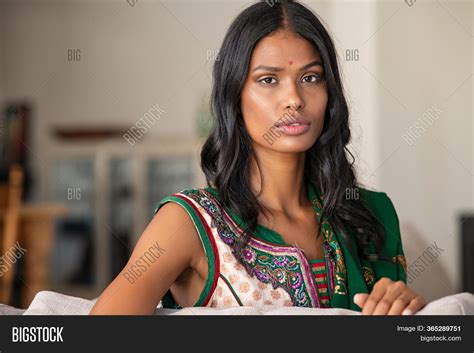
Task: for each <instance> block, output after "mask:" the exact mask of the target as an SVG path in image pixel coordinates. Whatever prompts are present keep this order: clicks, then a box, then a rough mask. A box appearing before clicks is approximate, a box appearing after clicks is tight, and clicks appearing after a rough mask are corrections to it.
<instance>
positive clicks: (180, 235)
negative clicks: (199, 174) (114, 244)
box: [90, 202, 202, 315]
mask: <svg viewBox="0 0 474 353" xmlns="http://www.w3.org/2000/svg"><path fill="white" fill-rule="evenodd" d="M201 247H202V245H201V243H200V240H199V236H198V234H197V231H196V229H195V228H194V224H193V222H192V220H191V219H190V217H189V215H188V214H187V213H186V211H185V210H184V209H183V208H182V207H181V206H179V205H177V204H175V203H173V202H169V203H167V204H165V205H163V206H162V207H161V209H160V210H159V211H158V213H157V214H156V215H155V217H154V218H153V219H152V220H151V221H150V223H149V224H148V226H147V227H146V229H145V230H144V232H143V234H142V235H141V237H140V239H139V240H138V242H137V245H136V246H135V249H134V250H133V253H132V255H131V257H130V259H129V261H128V262H127V264H126V265H125V267H124V268H123V269H122V271H121V272H120V273H119V274H118V276H117V277H116V278H115V279H114V280H113V281H112V283H110V285H109V286H108V287H107V288H106V289H105V290H104V292H103V293H102V294H101V295H100V297H99V299H98V300H97V302H96V303H95V305H94V307H93V308H92V310H91V312H90V315H127V314H136V315H143V314H153V312H154V311H155V308H156V306H157V305H158V303H159V301H160V300H161V299H162V298H163V295H164V294H165V293H166V291H167V290H168V289H169V288H170V286H171V285H172V284H173V283H174V282H175V280H176V279H177V278H178V276H179V275H180V274H181V273H182V272H183V271H184V270H186V269H187V268H189V267H191V266H192V264H193V263H194V260H195V259H194V256H195V254H198V253H199V249H200V248H201Z"/></svg>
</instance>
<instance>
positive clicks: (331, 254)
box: [155, 183, 406, 311]
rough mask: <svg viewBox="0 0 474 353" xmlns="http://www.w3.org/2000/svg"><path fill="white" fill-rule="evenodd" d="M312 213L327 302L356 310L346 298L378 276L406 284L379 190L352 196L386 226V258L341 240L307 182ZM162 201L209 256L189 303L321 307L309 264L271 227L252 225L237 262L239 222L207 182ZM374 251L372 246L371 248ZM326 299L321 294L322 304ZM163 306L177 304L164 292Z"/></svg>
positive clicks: (389, 208) (392, 217) (394, 222)
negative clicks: (181, 212) (188, 222)
mask: <svg viewBox="0 0 474 353" xmlns="http://www.w3.org/2000/svg"><path fill="white" fill-rule="evenodd" d="M306 189H307V194H308V198H309V200H311V202H312V205H313V209H314V212H315V215H316V217H317V219H318V222H319V223H320V224H321V230H322V232H323V236H324V242H323V251H324V260H325V261H326V266H325V271H326V276H324V277H325V278H326V279H327V281H328V282H327V287H328V292H329V293H328V294H329V298H330V299H329V301H330V305H329V307H333V308H345V309H351V310H357V311H361V309H360V308H359V307H358V306H357V305H356V304H355V303H354V302H353V297H354V295H355V294H357V293H370V292H371V290H372V288H373V285H374V284H375V282H376V281H378V280H379V279H380V278H382V277H388V278H390V279H392V280H394V281H397V280H402V281H404V282H406V263H405V257H404V253H403V247H402V242H401V238H400V227H399V221H398V217H397V214H396V211H395V208H394V206H393V204H392V202H391V200H390V199H389V197H388V196H387V195H386V194H385V193H383V192H375V191H370V190H367V189H363V188H359V195H360V197H361V198H363V200H364V201H365V202H366V204H367V205H368V206H369V208H370V209H371V211H372V212H373V214H374V215H375V216H376V217H377V218H378V219H379V220H380V221H381V223H382V225H383V228H384V232H385V243H384V249H383V254H384V255H385V256H387V257H389V258H390V259H392V260H393V263H390V262H386V261H376V262H370V261H368V260H365V259H359V258H358V257H354V256H352V254H351V252H349V246H353V247H354V249H355V240H354V239H353V237H351V238H350V241H351V243H352V244H346V242H345V241H344V239H343V238H342V237H341V235H340V234H337V233H336V232H334V230H333V228H332V226H331V224H330V223H329V222H328V221H327V220H326V219H325V218H323V219H321V210H322V205H323V202H324V196H322V197H321V196H320V195H319V193H318V192H317V190H316V189H315V187H314V186H313V184H311V183H307V184H306ZM167 202H175V203H177V204H179V205H181V206H182V207H183V208H184V209H185V210H186V211H187V212H188V214H189V216H190V217H191V219H192V220H193V223H194V225H195V226H196V230H197V232H198V234H199V237H200V239H201V242H202V244H203V247H204V250H205V252H206V255H207V259H208V278H207V280H206V284H205V286H204V288H203V290H202V293H201V296H200V298H199V300H198V301H197V302H196V303H195V304H194V306H210V307H231V306H236V305H246V306H260V305H285V306H304V307H319V308H322V307H327V304H326V305H323V304H322V301H321V299H322V298H321V297H320V295H321V294H320V293H318V290H317V289H318V287H317V285H316V282H315V278H314V274H313V273H312V272H313V271H312V269H311V262H310V261H309V260H308V259H307V258H306V257H305V255H304V254H303V252H302V251H301V249H299V248H297V247H295V246H290V245H288V244H285V242H284V241H283V240H282V237H281V236H280V235H279V234H278V233H276V232H275V231H273V230H271V229H269V228H267V227H265V226H262V225H257V229H256V232H255V234H253V236H252V238H251V240H250V242H249V244H248V245H247V247H246V248H245V249H244V253H243V254H244V256H243V259H242V260H238V259H237V258H236V256H234V249H235V246H236V243H237V242H236V240H237V239H238V238H239V236H241V235H242V233H243V229H244V228H245V222H244V221H243V220H241V219H240V218H239V217H238V216H237V215H236V214H234V213H233V212H232V211H230V210H228V209H226V208H224V207H222V205H221V204H220V202H219V195H218V192H217V190H216V189H214V188H204V189H187V190H182V191H180V192H178V193H176V194H173V195H171V196H168V197H165V198H164V199H162V200H161V201H160V202H159V203H158V205H157V207H156V208H155V213H156V212H158V210H159V209H160V207H161V206H162V205H164V204H165V203H167ZM372 250H373V248H372ZM326 301H327V300H326V299H325V302H326ZM163 306H164V307H171V308H180V306H179V304H177V303H176V302H175V301H174V299H173V296H172V294H171V292H170V291H168V292H167V293H166V294H165V296H164V298H163Z"/></svg>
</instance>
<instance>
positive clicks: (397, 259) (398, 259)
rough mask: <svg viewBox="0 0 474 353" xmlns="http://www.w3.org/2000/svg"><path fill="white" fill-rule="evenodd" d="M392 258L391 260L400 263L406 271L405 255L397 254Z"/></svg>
mask: <svg viewBox="0 0 474 353" xmlns="http://www.w3.org/2000/svg"><path fill="white" fill-rule="evenodd" d="M392 260H393V262H395V263H397V262H398V263H399V264H400V265H402V267H403V269H404V270H405V272H406V271H407V260H406V259H405V256H403V255H397V256H394V257H392Z"/></svg>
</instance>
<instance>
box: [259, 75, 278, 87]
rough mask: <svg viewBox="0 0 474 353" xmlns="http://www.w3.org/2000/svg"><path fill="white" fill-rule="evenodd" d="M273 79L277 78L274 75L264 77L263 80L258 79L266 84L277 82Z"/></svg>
mask: <svg viewBox="0 0 474 353" xmlns="http://www.w3.org/2000/svg"><path fill="white" fill-rule="evenodd" d="M271 80H275V78H274V77H264V78H262V79H261V80H258V82H260V83H263V84H264V85H271V84H274V83H276V80H275V82H272V81H271Z"/></svg>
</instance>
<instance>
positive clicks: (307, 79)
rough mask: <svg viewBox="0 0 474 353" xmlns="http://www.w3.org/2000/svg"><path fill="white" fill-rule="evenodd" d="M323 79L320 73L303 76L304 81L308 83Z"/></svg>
mask: <svg viewBox="0 0 474 353" xmlns="http://www.w3.org/2000/svg"><path fill="white" fill-rule="evenodd" d="M321 81H323V78H322V77H321V75H319V74H314V75H307V76H305V77H303V82H306V83H319V82H321Z"/></svg>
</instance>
